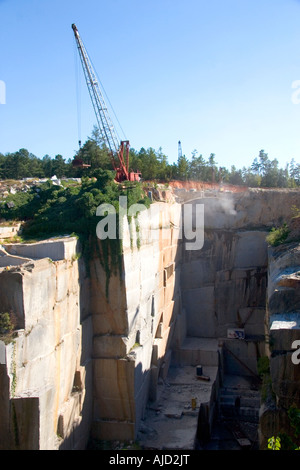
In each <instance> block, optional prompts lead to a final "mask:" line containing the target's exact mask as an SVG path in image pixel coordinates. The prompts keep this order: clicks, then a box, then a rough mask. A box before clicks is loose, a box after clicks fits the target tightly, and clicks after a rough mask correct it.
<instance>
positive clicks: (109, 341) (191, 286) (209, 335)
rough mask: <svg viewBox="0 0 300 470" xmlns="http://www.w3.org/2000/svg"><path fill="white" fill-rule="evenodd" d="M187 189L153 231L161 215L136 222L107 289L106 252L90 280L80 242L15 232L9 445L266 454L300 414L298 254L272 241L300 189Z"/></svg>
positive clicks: (3, 271)
mask: <svg viewBox="0 0 300 470" xmlns="http://www.w3.org/2000/svg"><path fill="white" fill-rule="evenodd" d="M174 194H175V197H176V201H177V202H175V201H173V202H172V201H170V200H169V202H165V201H161V202H155V203H153V204H152V205H155V206H156V207H157V208H158V209H159V210H158V214H159V219H158V223H157V225H156V227H155V236H153V233H154V232H153V230H152V231H149V227H148V226H147V224H146V223H144V222H145V219H147V217H148V218H149V214H150V209H148V210H147V211H144V212H142V213H141V214H139V216H138V225H135V226H132V227H131V229H130V227H129V223H128V220H127V219H126V218H125V219H124V234H125V237H124V240H123V253H122V267H121V269H120V270H116V271H115V272H111V273H110V278H109V283H108V284H107V282H106V281H107V275H108V273H107V271H106V270H105V269H104V267H103V266H102V264H101V263H100V261H99V257H98V256H97V250H95V252H94V253H93V254H92V256H91V257H90V260H89V273H87V270H86V265H85V262H84V260H83V258H81V257H79V256H78V254H79V252H80V246H79V242H78V240H77V238H75V237H61V238H57V239H50V240H45V241H43V242H37V243H31V244H24V243H21V244H10V243H7V242H6V241H5V239H4V238H3V239H2V241H1V243H2V247H1V250H0V312H1V313H3V312H12V313H13V317H14V321H15V332H14V335H13V336H11V337H5V336H2V337H1V341H0V391H1V409H0V448H2V449H85V448H86V447H87V445H88V442H89V440H90V439H93V440H105V441H122V442H125V441H132V440H137V441H138V443H139V446H140V447H141V448H142V449H209V448H211V449H220V448H226V446H230V447H231V448H236V449H241V448H250V449H251V448H257V447H260V448H265V447H266V444H267V439H268V438H269V437H271V436H272V435H276V433H278V432H279V431H280V429H281V428H282V426H283V423H284V422H285V421H287V410H288V408H289V406H291V404H293V403H295V404H296V405H297V406H300V403H299V379H300V375H299V374H300V373H299V372H298V370H300V369H299V366H298V365H297V364H294V363H293V361H292V358H291V356H292V352H291V349H292V348H291V345H292V343H293V341H295V340H300V338H299V334H300V332H299V328H300V327H299V325H300V321H299V316H300V294H299V282H300V276H299V272H300V245H299V242H298V243H297V242H294V243H290V244H287V245H284V246H282V247H277V248H270V247H268V245H267V242H266V235H267V234H268V232H269V230H270V229H271V228H272V227H273V226H276V225H278V224H280V223H282V220H285V219H286V217H287V216H288V215H289V214H290V211H291V207H292V206H293V205H297V204H299V191H297V190H261V189H251V190H244V191H241V192H239V193H231V192H223V193H221V192H214V193H213V192H209V191H206V192H203V191H202V192H197V191H195V192H189V194H188V197H187V195H186V194H184V193H182V192H179V191H178V192H177V193H176V190H174ZM184 199H185V200H184ZM188 206H189V207H188ZM199 207H202V208H204V227H203V221H202V219H201V220H200V219H199V214H200V213H201V211H199V212H197V211H198V208H199ZM188 211H190V214H192V215H193V217H192V219H190V220H192V221H193V224H192V226H191V227H189V228H192V231H193V232H194V234H196V233H197V229H199V233H200V231H201V229H202V230H203V234H204V238H203V243H202V244H201V247H199V248H198V249H192V248H191V249H187V245H186V244H187V243H192V241H193V240H192V239H191V238H190V235H191V232H190V231H189V232H188V231H187V230H185V228H187V227H186V226H185V224H187V222H188V219H187V218H185V213H188ZM201 224H202V225H201ZM137 226H138V230H137V229H136V227H137ZM187 234H188V236H187ZM130 235H131V236H132V239H131V240H130ZM0 236H1V233H0ZM98 245H99V246H98V248H99V249H100V250H101V241H100V240H98ZM189 246H191V245H189ZM107 285H108V289H107ZM266 338H267V339H268V341H266ZM269 338H271V339H272V341H271V342H270V341H269ZM270 344H271V346H270ZM270 348H271V349H270ZM265 356H267V357H269V360H270V377H271V383H272V389H273V392H274V394H275V396H276V399H275V402H272V404H270V402H269V401H268V400H266V401H263V400H262V398H263V397H262V393H261V378H260V376H259V372H260V371H259V368H258V363H259V360H260V358H263V357H265ZM224 423H225V424H226V425H227V427H226V429H225V428H222V430H221V431H220V426H221V425H223V424H224ZM218 426H219V427H218Z"/></svg>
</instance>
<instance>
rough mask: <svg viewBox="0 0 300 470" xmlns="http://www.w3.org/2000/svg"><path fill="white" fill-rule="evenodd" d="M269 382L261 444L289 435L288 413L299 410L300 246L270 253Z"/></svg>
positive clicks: (268, 301)
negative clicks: (272, 396) (291, 408)
mask: <svg viewBox="0 0 300 470" xmlns="http://www.w3.org/2000/svg"><path fill="white" fill-rule="evenodd" d="M266 323H267V333H268V337H269V341H268V344H269V350H268V354H269V358H270V380H271V388H272V392H273V394H274V398H273V401H272V400H270V398H269V400H268V401H266V403H265V404H264V405H263V407H262V409H261V418H260V441H261V447H262V448H266V445H267V440H268V438H270V437H271V436H273V435H277V434H278V433H279V432H290V435H291V437H292V438H293V430H292V429H290V424H289V420H288V415H287V413H288V410H289V408H290V407H291V406H296V407H298V408H299V407H300V391H299V382H300V361H299V356H300V354H299V352H297V351H298V350H299V347H300V245H299V244H297V243H291V244H288V245H284V246H281V247H277V248H272V249H269V283H268V292H267V316H266Z"/></svg>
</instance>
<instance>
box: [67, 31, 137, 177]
mask: <svg viewBox="0 0 300 470" xmlns="http://www.w3.org/2000/svg"><path fill="white" fill-rule="evenodd" d="M72 29H73V31H74V35H75V39H76V43H77V48H78V52H79V56H80V60H81V65H82V68H83V72H84V76H85V80H86V84H87V87H88V91H89V94H90V98H91V101H92V104H93V108H94V111H95V114H96V119H97V124H98V128H99V131H100V134H101V137H102V139H103V140H104V142H105V144H106V145H107V147H108V149H109V153H110V155H111V160H112V165H113V168H114V170H115V171H116V181H118V182H120V181H123V180H130V181H138V180H139V179H140V173H133V172H129V141H128V140H126V141H121V144H120V145H119V141H118V138H117V135H116V132H115V129H114V126H113V123H112V121H111V119H110V116H109V113H108V108H107V106H106V103H105V100H104V98H103V94H102V92H101V89H100V87H99V83H98V80H97V76H96V73H95V71H94V69H93V66H92V64H91V61H90V59H89V56H88V53H87V51H86V49H85V47H84V44H83V42H82V40H81V38H80V36H79V32H78V29H77V27H76V25H75V24H72ZM125 152H126V162H125V159H124V153H125Z"/></svg>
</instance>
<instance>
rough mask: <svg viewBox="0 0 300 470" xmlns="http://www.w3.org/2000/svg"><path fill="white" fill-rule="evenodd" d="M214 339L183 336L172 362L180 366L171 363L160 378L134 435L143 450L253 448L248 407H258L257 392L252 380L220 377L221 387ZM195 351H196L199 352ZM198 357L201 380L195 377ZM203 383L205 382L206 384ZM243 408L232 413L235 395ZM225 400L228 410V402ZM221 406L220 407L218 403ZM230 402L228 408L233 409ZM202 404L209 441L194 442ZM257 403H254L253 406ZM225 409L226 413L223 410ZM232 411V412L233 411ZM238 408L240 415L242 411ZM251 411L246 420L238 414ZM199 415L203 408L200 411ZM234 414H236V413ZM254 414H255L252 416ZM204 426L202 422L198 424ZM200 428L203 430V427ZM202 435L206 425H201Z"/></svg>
mask: <svg viewBox="0 0 300 470" xmlns="http://www.w3.org/2000/svg"><path fill="white" fill-rule="evenodd" d="M217 344H218V342H217V341H216V340H207V339H204V338H202V339H198V338H188V339H187V341H186V342H185V344H184V346H183V349H182V351H179V352H177V354H176V358H177V360H178V362H179V363H180V362H181V364H182V365H178V364H176V365H174V364H173V365H171V366H170V368H169V371H168V375H167V377H166V379H165V380H162V379H161V380H160V382H159V384H158V389H157V399H156V400H155V401H154V402H150V403H149V404H148V406H147V409H146V413H145V416H144V419H143V420H142V424H141V426H140V431H139V434H138V439H137V441H138V444H139V446H140V447H141V448H142V449H144V450H167V449H168V450H254V449H256V448H257V440H258V435H257V422H256V419H255V417H254V418H253V411H255V410H254V409H252V408H250V409H249V408H248V405H250V407H251V406H253V403H254V406H257V405H258V406H259V404H258V403H259V401H258V403H257V400H259V398H258V397H259V390H258V387H257V384H255V383H253V380H252V378H250V377H243V376H238V375H225V376H224V377H223V378H222V384H221V383H220V376H219V365H217V364H215V356H214V354H215V353H216V351H217V348H218V346H217ZM198 348H199V349H198ZM197 359H199V361H201V362H199V364H203V365H202V371H203V376H202V378H199V377H197V368H196V366H195V365H192V366H191V365H186V364H188V363H193V364H195V363H196V362H197ZM206 379H208V380H206ZM237 396H238V397H240V401H241V403H242V405H245V404H246V407H245V406H242V407H241V411H240V409H238V410H237V411H236V409H235V406H234V400H235V397H237ZM228 401H229V404H230V405H229V407H228V406H227V403H228ZM222 403H223V404H224V403H225V406H223V405H222ZM232 403H233V406H232ZM201 404H204V407H206V413H207V410H209V411H208V414H209V423H210V424H209V425H208V426H209V431H208V433H209V437H208V438H207V439H204V440H202V441H201V442H200V441H199V439H197V437H196V435H197V429H198V427H199V424H198V423H199V411H200V406H201ZM255 404H256V405H255ZM224 409H225V410H228V409H229V412H228V411H226V412H225V415H224V414H223V412H222V410H224ZM232 410H233V411H232ZM242 410H243V411H242ZM245 411H246V413H249V412H250V416H249V420H248V418H247V416H246V417H245V415H244V416H243V417H241V416H240V413H241V414H242V413H244V412H245ZM202 412H203V410H202ZM235 413H236V414H235ZM254 414H255V413H254ZM202 423H203V421H202ZM202 427H203V426H202ZM203 429H204V435H205V433H206V432H207V429H208V427H207V423H206V424H205V423H204V428H203Z"/></svg>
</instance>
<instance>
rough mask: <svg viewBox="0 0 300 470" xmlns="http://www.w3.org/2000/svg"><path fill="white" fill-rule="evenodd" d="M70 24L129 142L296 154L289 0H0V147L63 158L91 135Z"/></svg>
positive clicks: (297, 55) (235, 155)
mask: <svg viewBox="0 0 300 470" xmlns="http://www.w3.org/2000/svg"><path fill="white" fill-rule="evenodd" d="M72 23H75V24H76V25H77V28H78V30H79V33H80V35H81V37H82V39H83V42H84V44H85V46H86V48H87V50H88V52H89V55H90V56H91V59H92V61H93V64H94V66H95V69H96V71H97V73H98V76H99V77H100V80H101V82H102V84H103V86H104V88H105V91H106V93H107V95H108V97H109V100H110V102H111V103H112V105H113V107H114V110H115V112H116V115H117V118H118V120H119V121H120V123H121V125H122V128H123V129H124V132H125V137H126V138H127V139H129V140H130V143H131V146H132V147H133V148H135V149H136V150H139V149H140V148H141V147H145V148H148V147H153V148H154V149H155V150H158V149H159V148H160V147H162V151H163V152H164V153H165V154H166V155H167V156H168V159H169V162H170V163H172V162H173V161H177V156H178V150H177V149H178V140H180V141H181V143H182V150H183V153H184V154H185V155H186V156H187V157H188V158H190V156H191V153H192V151H193V150H194V149H196V150H197V151H198V153H199V154H202V155H203V156H204V157H205V158H208V156H209V155H210V153H215V154H216V161H217V163H218V164H219V165H220V166H226V167H227V168H229V169H230V167H231V165H235V166H236V167H237V168H242V167H243V166H250V165H251V163H252V161H253V159H254V158H255V157H256V156H257V155H258V153H259V151H260V150H261V149H264V150H265V151H266V152H267V153H268V155H269V157H270V158H272V159H273V158H277V159H278V160H279V163H280V166H282V167H284V166H285V164H286V162H289V161H290V160H291V159H292V158H294V159H295V160H296V162H300V26H299V25H300V1H298V0H226V1H225V0H209V1H208V0H85V1H82V0H0V44H1V49H0V50H1V60H0V103H1V104H0V152H1V153H6V152H14V151H16V150H18V149H20V148H27V149H28V150H29V151H30V152H32V153H33V154H34V155H36V156H38V157H43V156H44V155H45V154H49V155H50V156H51V157H54V156H55V155H56V154H61V155H63V157H64V158H66V159H68V158H72V157H73V156H74V154H75V152H76V151H77V150H78V138H79V137H81V140H82V142H83V143H84V142H85V140H86V139H87V138H88V136H90V135H91V132H92V129H93V126H94V124H95V123H96V118H95V115H94V111H93V108H92V104H91V102H90V99H89V95H88V91H87V87H86V85H85V82H84V78H83V75H82V72H81V71H80V75H79V77H80V79H79V84H80V86H79V88H78V87H77V86H76V83H77V79H76V77H77V71H78V66H79V57H78V52H77V50H76V47H75V39H74V35H73V31H72V29H71V24H72ZM298 80H299V82H298V83H297V81H298ZM4 84H5V97H4ZM293 84H294V86H296V87H297V88H292V85H293ZM77 89H79V90H80V92H79V93H78V92H77ZM297 90H299V92H298V91H297ZM4 98H5V99H4ZM79 98H80V99H79ZM78 103H80V106H79V108H80V109H81V112H80V113H79V114H78V105H77V104H78ZM79 117H80V123H81V126H80V129H81V131H80V134H79V133H78V119H79ZM112 119H113V121H115V117H114V116H112ZM121 137H123V136H121Z"/></svg>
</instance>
